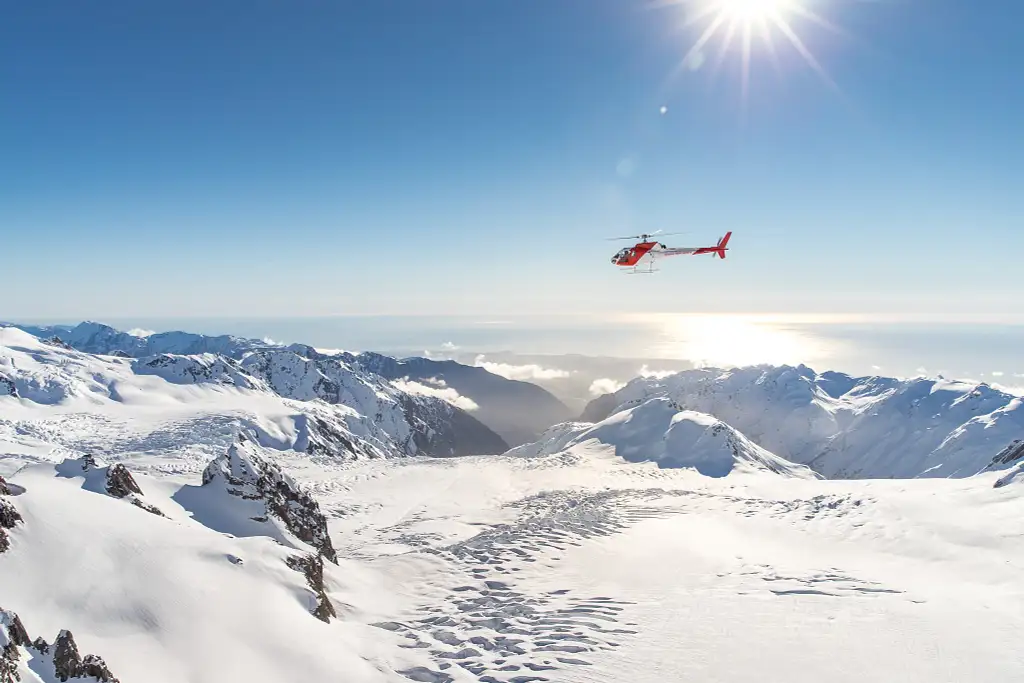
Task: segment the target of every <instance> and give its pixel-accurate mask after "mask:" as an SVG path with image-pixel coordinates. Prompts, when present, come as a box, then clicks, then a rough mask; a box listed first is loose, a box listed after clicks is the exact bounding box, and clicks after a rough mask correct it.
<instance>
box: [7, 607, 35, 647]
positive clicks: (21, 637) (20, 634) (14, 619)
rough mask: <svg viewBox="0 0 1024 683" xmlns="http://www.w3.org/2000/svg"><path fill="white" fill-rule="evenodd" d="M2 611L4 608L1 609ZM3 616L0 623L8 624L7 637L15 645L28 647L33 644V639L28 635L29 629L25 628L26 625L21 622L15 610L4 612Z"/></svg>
mask: <svg viewBox="0 0 1024 683" xmlns="http://www.w3.org/2000/svg"><path fill="white" fill-rule="evenodd" d="M0 612H2V610H0ZM3 615H4V616H3V617H0V623H2V624H4V625H5V626H7V638H8V639H9V640H10V641H11V642H12V643H14V644H15V645H20V646H21V647H28V646H29V645H31V640H30V639H29V637H28V631H27V630H25V625H24V624H22V623H21V619H20V618H18V615H17V614H15V613H14V612H3Z"/></svg>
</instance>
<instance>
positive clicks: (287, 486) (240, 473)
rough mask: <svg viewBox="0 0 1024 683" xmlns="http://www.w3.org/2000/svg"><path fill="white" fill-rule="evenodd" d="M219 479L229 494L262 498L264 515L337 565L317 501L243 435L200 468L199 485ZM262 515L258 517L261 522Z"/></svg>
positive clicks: (325, 521) (335, 555)
mask: <svg viewBox="0 0 1024 683" xmlns="http://www.w3.org/2000/svg"><path fill="white" fill-rule="evenodd" d="M218 478H223V479H224V481H225V482H226V484H227V491H228V493H230V494H231V495H234V496H239V497H241V498H243V499H246V500H262V501H263V502H264V504H265V505H266V514H272V515H274V516H275V517H277V518H278V519H280V520H281V521H283V522H284V523H285V526H286V527H287V528H288V531H290V532H291V533H293V534H295V536H297V537H298V538H299V539H300V540H302V541H303V542H305V543H308V544H309V545H311V546H313V547H314V548H316V549H317V550H319V551H320V554H321V555H323V556H324V557H326V558H327V559H328V560H330V561H331V562H334V563H335V564H337V562H338V555H337V552H336V551H335V549H334V546H333V544H332V543H331V537H330V534H329V533H328V530H327V518H326V517H325V516H324V514H323V513H322V512H321V511H320V504H319V503H317V501H316V499H314V498H313V497H312V496H311V495H309V494H308V493H307V492H306V491H303V490H302V489H301V488H300V487H299V485H298V483H296V482H295V481H294V480H293V479H292V478H291V477H289V476H288V475H286V474H285V473H283V472H282V471H281V468H279V467H278V466H277V465H275V464H273V463H271V462H268V461H267V460H265V459H264V458H262V457H261V456H260V455H259V454H258V453H257V451H256V447H255V444H253V443H252V441H250V440H249V439H248V438H247V437H245V435H244V434H240V435H239V437H238V443H236V444H234V445H232V446H231V448H229V449H228V452H227V453H226V454H225V455H223V456H221V457H219V458H217V459H215V460H213V462H211V463H210V464H209V465H207V467H206V469H205V470H204V471H203V485H204V486H206V485H207V484H209V483H210V482H212V481H215V480H216V479H218ZM264 518H265V515H264V516H263V517H261V518H259V521H264Z"/></svg>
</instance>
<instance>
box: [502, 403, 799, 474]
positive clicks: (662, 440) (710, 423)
mask: <svg viewBox="0 0 1024 683" xmlns="http://www.w3.org/2000/svg"><path fill="white" fill-rule="evenodd" d="M587 444H589V445H594V444H597V445H600V446H607V447H610V449H611V451H612V452H613V453H614V454H615V456H617V457H619V458H622V459H623V460H626V461H627V462H654V463H657V465H658V466H659V467H661V468H692V469H694V470H696V471H697V472H699V473H700V474H703V475H704V476H708V477H725V476H728V475H729V474H731V473H733V472H771V473H774V474H780V475H785V476H790V477H800V478H805V479H813V478H816V477H817V476H818V475H815V474H814V472H812V471H811V470H810V469H809V468H807V467H804V466H802V465H796V464H793V463H791V462H788V461H786V460H784V459H782V458H780V457H778V456H777V455H775V454H773V453H770V452H769V451H767V450H765V449H764V448H761V447H760V446H758V445H757V444H755V443H754V442H752V441H751V440H750V439H748V438H747V437H745V436H744V435H743V434H741V433H740V432H738V431H737V430H735V429H733V428H732V427H730V426H729V425H727V424H726V423H724V422H722V421H721V420H718V419H716V418H714V417H712V416H710V415H707V414H704V413H698V412H694V411H691V410H685V409H683V408H682V406H680V405H679V404H677V403H675V402H674V401H672V400H671V399H668V398H665V397H656V398H651V399H648V400H646V401H644V402H643V403H640V404H638V405H635V406H633V407H631V408H626V409H624V410H621V411H619V412H616V413H615V414H613V415H611V416H610V417H608V418H605V419H604V420H602V421H600V422H598V423H597V424H588V423H582V424H581V423H566V424H562V425H556V426H554V427H552V428H551V429H550V430H548V432H546V433H545V434H544V436H543V437H542V438H541V440H540V441H538V442H536V443H534V444H526V445H524V446H521V447H519V448H514V449H512V450H510V451H509V452H508V453H507V455H510V456H520V457H524V456H525V457H537V456H543V455H553V454H557V453H560V452H563V451H572V450H573V449H574V448H575V447H577V446H581V445H587Z"/></svg>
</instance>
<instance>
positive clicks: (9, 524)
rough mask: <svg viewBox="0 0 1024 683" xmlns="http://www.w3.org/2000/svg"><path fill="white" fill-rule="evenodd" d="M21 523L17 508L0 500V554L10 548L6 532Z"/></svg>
mask: <svg viewBox="0 0 1024 683" xmlns="http://www.w3.org/2000/svg"><path fill="white" fill-rule="evenodd" d="M5 488H6V486H5ZM22 521H23V520H22V518H21V515H20V514H19V513H18V510H17V508H15V507H14V505H13V504H12V503H10V502H8V501H6V500H3V499H2V498H0V553H2V552H4V551H5V550H7V549H8V548H10V547H11V541H10V539H9V538H8V537H7V531H6V530H7V529H13V528H14V527H15V525H16V524H19V523H20V522H22Z"/></svg>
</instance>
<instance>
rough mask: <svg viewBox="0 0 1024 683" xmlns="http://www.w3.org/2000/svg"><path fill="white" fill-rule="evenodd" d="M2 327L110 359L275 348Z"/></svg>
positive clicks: (198, 338) (245, 342)
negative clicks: (111, 357)
mask: <svg viewBox="0 0 1024 683" xmlns="http://www.w3.org/2000/svg"><path fill="white" fill-rule="evenodd" d="M0 324H3V325H8V326H12V327H18V328H20V329H22V330H24V331H26V332H28V333H29V334H31V335H33V336H36V337H39V338H40V339H55V338H56V339H59V340H60V341H61V342H63V343H65V344H67V345H68V346H71V347H72V348H75V349H78V350H79V351H85V352H86V353H95V354H100V355H107V356H111V355H115V354H117V355H126V356H130V357H132V358H144V357H146V356H155V355H159V354H164V353H169V354H175V355H180V356H190V355H197V354H204V353H212V354H216V355H220V356H227V357H230V358H238V357H240V356H241V355H242V354H244V353H245V352H246V351H251V350H253V349H258V348H265V347H268V346H273V345H272V344H268V343H267V342H264V341H261V340H258V339H244V338H242V337H235V336H232V335H220V336H215V337H214V336H208V335H205V334H193V333H191V332H177V331H175V332H159V333H156V334H151V335H148V336H144V337H143V336H136V335H133V334H129V333H128V332H122V331H120V330H117V329H114V328H113V327H111V326H109V325H104V324H102V323H97V322H92V321H86V322H83V323H79V324H78V325H51V326H35V325H17V324H12V323H0Z"/></svg>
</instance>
